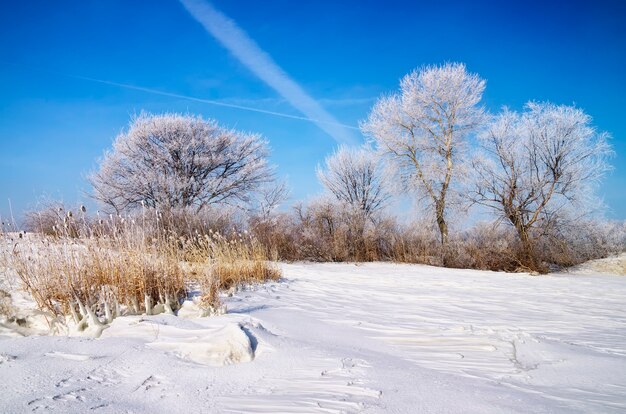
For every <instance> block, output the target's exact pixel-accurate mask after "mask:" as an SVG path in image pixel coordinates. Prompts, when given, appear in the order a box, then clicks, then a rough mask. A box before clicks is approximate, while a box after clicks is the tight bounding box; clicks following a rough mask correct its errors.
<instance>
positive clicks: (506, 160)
mask: <svg viewBox="0 0 626 414" xmlns="http://www.w3.org/2000/svg"><path fill="white" fill-rule="evenodd" d="M607 139H608V134H606V133H600V132H597V131H596V129H595V128H594V127H593V126H592V125H591V117H590V116H589V115H587V114H585V113H584V112H583V111H582V110H581V109H578V108H575V107H571V106H556V105H553V104H550V103H529V104H527V105H526V111H525V112H524V113H523V114H519V113H516V112H512V111H509V110H508V109H506V108H505V109H504V111H503V112H502V113H501V114H500V115H498V116H496V117H495V118H494V119H493V121H492V122H491V123H490V125H489V126H488V128H487V129H486V130H485V131H484V132H483V133H482V134H481V135H480V141H481V143H482V147H483V150H484V153H483V154H481V155H480V156H479V157H478V158H477V159H476V160H475V161H474V166H475V171H476V174H477V187H476V190H475V192H474V194H473V198H474V200H475V201H476V202H477V203H479V204H482V205H484V206H487V207H489V208H490V209H492V210H493V211H494V212H495V213H496V214H497V215H499V216H500V218H501V219H504V220H506V221H508V222H509V223H510V224H511V225H513V227H515V230H516V231H517V234H518V236H519V239H520V241H521V243H522V246H523V250H524V260H525V261H526V263H525V264H526V265H528V266H529V267H531V268H533V269H534V270H539V268H538V266H539V263H537V261H536V255H535V252H534V241H533V239H532V235H531V233H532V232H533V230H541V229H548V228H549V227H550V226H551V225H552V224H553V223H557V222H559V220H562V219H563V218H564V216H565V214H562V213H563V212H564V209H569V210H570V211H571V209H572V207H574V208H575V209H576V210H577V211H578V213H579V216H580V214H582V213H583V212H585V211H589V207H591V206H592V203H593V200H594V197H593V193H594V187H595V185H596V184H597V183H598V180H599V179H600V178H601V177H602V176H603V175H604V174H605V173H606V172H607V170H608V169H609V168H610V167H609V164H608V161H607V159H608V157H609V156H610V154H611V153H612V151H611V147H610V145H609V144H608V142H607Z"/></svg>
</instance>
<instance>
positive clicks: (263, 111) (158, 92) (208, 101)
mask: <svg viewBox="0 0 626 414" xmlns="http://www.w3.org/2000/svg"><path fill="white" fill-rule="evenodd" d="M5 63H6V62H5ZM7 64H9V65H11V66H17V67H23V68H26V69H29V70H33V71H37V72H43V73H49V74H54V75H59V76H65V77H68V78H73V79H80V80H84V81H88V82H95V83H101V84H103V85H111V86H117V87H120V88H124V89H130V90H134V91H140V92H146V93H150V94H153V95H161V96H168V97H171V98H177V99H184V100H187V101H193V102H200V103H205V104H210V105H217V106H223V107H226V108H234V109H241V110H244V111H251V112H258V113H261V114H266V115H273V116H280V117H283V118H290V119H297V120H300V121H308V122H314V123H316V124H320V123H321V124H324V123H328V125H330V126H334V127H338V128H347V129H352V130H357V131H358V130H359V128H358V127H355V126H353V125H347V124H342V123H340V122H337V121H331V122H328V121H320V120H318V119H311V118H307V117H305V116H298V115H291V114H286V113H284V112H276V111H268V110H266V109H260V108H255V107H253V106H245V105H237V104H231V103H227V102H221V101H215V100H212V99H203V98H197V97H194V96H188V95H181V94H178V93H173V92H165V91H161V90H158V89H152V88H146V87H143V86H137V85H130V84H127V83H121V82H115V81H110V80H106V79H96V78H90V77H88V76H81V75H74V74H71V73H62V72H57V71H53V70H45V69H40V68H36V67H30V66H24V65H21V64H18V63H7Z"/></svg>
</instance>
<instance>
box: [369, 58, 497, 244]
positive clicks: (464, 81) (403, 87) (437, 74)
mask: <svg viewBox="0 0 626 414" xmlns="http://www.w3.org/2000/svg"><path fill="white" fill-rule="evenodd" d="M484 89H485V81H484V80H482V79H481V78H480V77H478V75H475V74H471V73H468V72H467V70H466V68H465V65H463V64H460V63H448V64H445V65H443V66H428V67H425V68H423V69H421V70H416V71H413V72H412V73H410V74H408V75H406V76H405V77H404V78H403V79H402V81H401V82H400V91H399V92H397V93H394V94H392V95H390V96H386V97H383V98H381V99H380V100H379V101H378V102H377V103H376V104H375V106H374V108H373V109H372V111H371V113H370V115H369V118H368V119H367V121H365V122H364V123H363V124H362V125H361V128H362V130H363V132H364V133H365V134H367V135H369V136H371V137H373V139H374V141H375V142H376V144H377V147H378V148H379V150H380V151H381V152H383V153H385V154H387V155H388V156H389V157H390V158H392V159H393V161H395V165H396V166H397V169H398V171H399V172H400V175H401V178H402V179H403V181H404V183H405V184H406V186H407V187H413V188H417V189H418V190H419V192H420V195H422V196H423V198H424V199H425V200H426V201H427V202H428V205H429V206H431V207H432V209H433V210H434V216H435V219H436V221H437V226H438V228H439V233H440V236H441V240H440V241H441V244H442V245H443V246H445V245H446V244H447V240H448V225H447V221H446V214H447V210H448V207H449V199H450V195H451V194H450V193H451V192H453V190H454V187H455V185H456V184H457V183H458V182H459V181H460V178H462V174H461V172H462V166H463V163H464V160H465V159H466V157H465V153H464V151H465V143H466V140H467V137H468V134H469V133H471V132H472V131H473V130H474V129H475V128H476V127H477V126H478V125H479V124H480V123H481V122H482V120H483V114H484V111H483V108H482V107H480V106H479V102H480V100H481V97H482V93H483V90H484Z"/></svg>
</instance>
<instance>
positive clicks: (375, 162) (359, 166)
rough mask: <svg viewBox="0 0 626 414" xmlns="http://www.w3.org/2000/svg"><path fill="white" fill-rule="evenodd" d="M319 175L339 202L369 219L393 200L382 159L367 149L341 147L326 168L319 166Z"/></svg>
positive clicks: (326, 162)
mask: <svg viewBox="0 0 626 414" xmlns="http://www.w3.org/2000/svg"><path fill="white" fill-rule="evenodd" d="M317 176H318V178H319V180H320V182H321V183H322V184H323V185H324V187H326V189H327V190H328V191H330V193H331V194H332V195H333V196H335V198H336V199H337V200H338V201H339V202H342V203H346V204H348V205H350V206H351V207H352V208H353V209H355V210H356V211H359V212H361V213H363V215H364V216H365V217H367V218H371V217H372V215H373V214H374V213H375V212H377V211H378V210H380V209H382V208H383V207H384V206H385V204H386V203H387V202H388V201H389V198H390V194H389V192H388V191H387V182H386V180H387V179H386V177H385V174H384V171H383V170H382V167H381V164H380V162H379V158H378V157H377V156H376V154H374V153H373V152H371V151H369V150H367V149H364V148H360V149H356V148H347V147H344V146H342V147H340V148H339V149H338V150H337V151H336V152H335V153H334V154H332V155H331V156H329V157H327V158H326V161H325V168H322V167H320V166H318V167H317Z"/></svg>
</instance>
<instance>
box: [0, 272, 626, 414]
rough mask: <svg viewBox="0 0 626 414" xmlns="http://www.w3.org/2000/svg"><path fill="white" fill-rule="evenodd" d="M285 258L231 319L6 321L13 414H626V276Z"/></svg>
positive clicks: (3, 345)
mask: <svg viewBox="0 0 626 414" xmlns="http://www.w3.org/2000/svg"><path fill="white" fill-rule="evenodd" d="M282 267H283V272H284V280H282V281H281V282H275V283H269V284H266V285H262V286H259V287H256V288H253V289H248V290H244V291H240V292H237V293H235V294H234V295H233V296H232V297H229V298H226V303H227V307H228V313H227V314H225V315H220V316H214V317H198V316H194V314H193V311H194V309H193V306H191V305H190V304H189V305H187V306H186V309H187V310H188V311H189V312H188V314H187V315H186V316H187V317H186V318H181V317H176V316H173V315H166V314H161V315H154V316H146V315H143V316H127V317H121V318H117V319H116V320H115V321H114V322H113V324H112V325H111V326H110V327H108V328H106V329H105V330H104V331H103V332H102V335H101V337H100V338H98V339H92V338H86V337H73V336H48V335H43V336H42V335H36V333H41V327H39V328H38V330H32V331H27V329H29V328H28V327H22V331H20V332H22V333H29V334H30V335H29V336H24V337H22V336H21V335H19V334H18V333H16V332H15V330H12V329H11V327H10V326H9V325H7V324H5V325H4V328H2V327H1V326H0V390H2V391H0V412H12V413H13V412H31V411H41V412H62V413H79V412H86V411H90V410H94V411H95V412H103V413H118V412H132V413H148V412H150V413H152V412H181V411H184V412H224V413H241V412H254V413H342V412H349V413H352V412H366V413H378V412H381V413H382V412H385V413H388V412H389V413H408V412H426V413H444V412H445V413H462V412H463V413H464V412H476V413H503V412H520V413H527V412H533V413H547V412H551V413H552V412H564V413H565V412H567V413H570V412H608V413H611V412H615V413H617V412H624V411H625V410H626V308H625V307H624V301H625V299H626V278H624V277H621V276H616V275H611V274H606V273H600V272H597V271H591V270H589V271H587V272H585V271H584V269H585V268H581V269H582V270H581V269H578V270H577V271H576V272H575V273H574V272H573V273H562V274H551V275H548V276H529V275H526V274H505V273H497V272H480V271H470V270H453V269H443V268H435V267H429V266H420V265H397V264H385V263H372V264H363V265H354V264H308V263H298V264H283V265H282ZM0 288H2V286H0ZM5 289H6V287H5ZM11 294H12V296H15V297H16V298H20V299H19V300H20V301H21V302H20V303H19V306H20V307H21V308H22V309H26V308H27V306H26V303H25V302H24V300H25V299H24V297H23V296H21V294H19V293H18V292H15V291H11ZM22 312H24V311H22ZM29 312H31V313H32V311H29ZM27 313H28V312H27ZM34 317H35V318H36V316H34ZM37 326H39V325H37Z"/></svg>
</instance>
